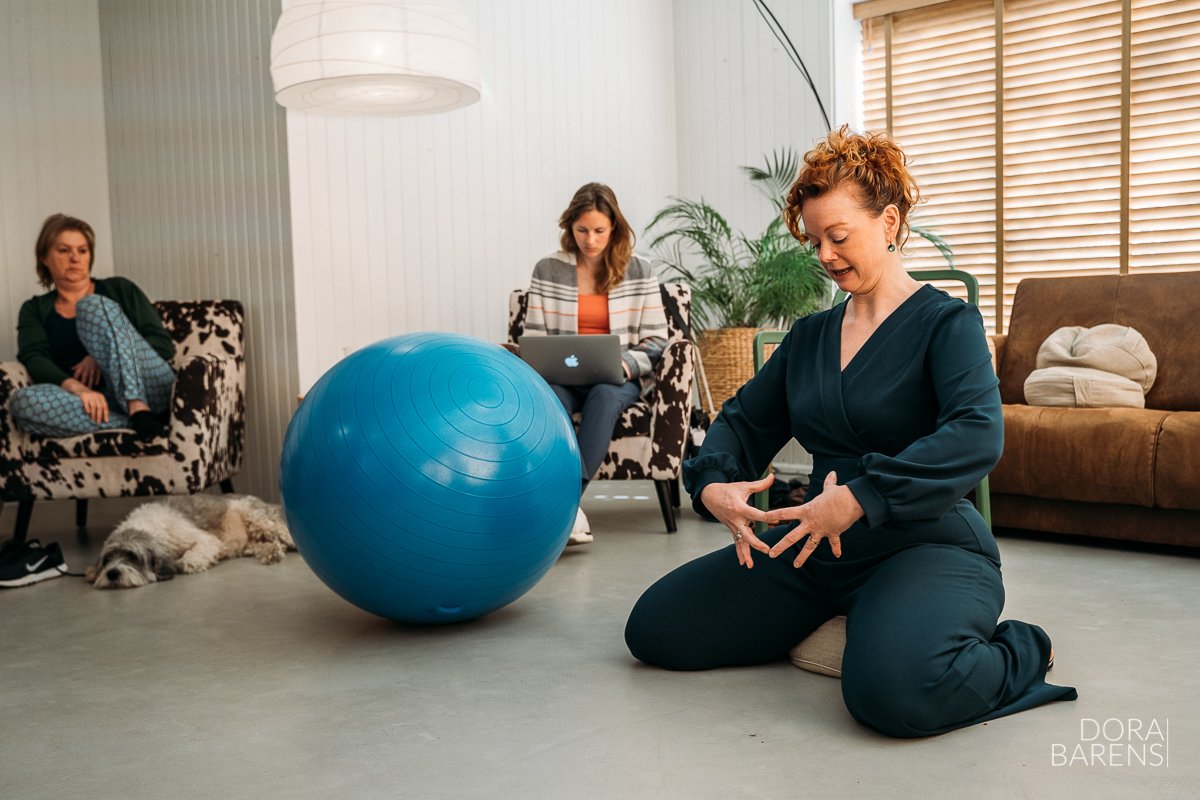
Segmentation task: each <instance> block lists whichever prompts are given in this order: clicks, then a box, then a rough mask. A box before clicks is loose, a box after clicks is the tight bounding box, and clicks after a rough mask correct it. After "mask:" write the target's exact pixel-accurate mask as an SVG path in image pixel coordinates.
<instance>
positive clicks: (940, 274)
mask: <svg viewBox="0 0 1200 800" xmlns="http://www.w3.org/2000/svg"><path fill="white" fill-rule="evenodd" d="M908 274H909V275H910V276H912V277H913V278H914V279H916V280H918V281H922V282H925V283H929V282H932V281H958V282H959V283H961V284H963V286H965V287H966V289H967V302H968V303H970V304H971V305H973V306H978V305H979V281H977V280H975V276H974V275H972V274H971V273H969V272H963V271H962V270H959V269H919V270H911V271H910V272H909V273H908ZM845 299H846V293H845V292H843V291H842V290H840V289H839V290H838V291H837V293H836V294H835V295H834V296H833V304H834V305H835V306H836V305H837V304H838V303H840V302H842V301H843V300H845ZM786 335H787V331H762V332H761V333H758V334H755V336H754V371H755V372H758V371H759V370H760V369H762V368H763V364H765V363H766V361H767V360H766V357H765V355H764V354H765V353H766V348H767V345H771V344H776V345H777V344H779V343H780V342H782V341H783V337H784V336H786ZM766 474H767V473H765V472H764V473H763V476H764V477H765V476H766ZM769 495H770V493H769V492H759V493H758V494H756V495H755V496H754V505H755V507H757V508H758V509H759V510H760V511H767V510H768V508H769V502H770V499H769ZM975 508H976V509H978V511H979V515H980V516H981V517H983V521H984V522H986V523H987V526H988V527H989V528H990V527H992V495H991V492H990V491H989V489H988V479H987V476H986V475H985V476H983V480H981V481H980V482H979V485H978V486H976V487H975ZM766 527H767V525H766V523H765V522H759V523H757V524H756V525H755V530H756V531H757V532H758V533H762V532H763V531H764V530H766Z"/></svg>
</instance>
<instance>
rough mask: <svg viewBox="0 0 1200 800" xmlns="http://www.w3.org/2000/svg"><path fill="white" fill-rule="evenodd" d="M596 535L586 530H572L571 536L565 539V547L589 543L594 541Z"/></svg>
mask: <svg viewBox="0 0 1200 800" xmlns="http://www.w3.org/2000/svg"><path fill="white" fill-rule="evenodd" d="M595 539H596V537H595V536H592V535H591V534H590V533H588V532H586V531H572V532H571V536H570V538H569V539H567V547H574V546H575V545H579V544H589V543H591V542H593V541H595Z"/></svg>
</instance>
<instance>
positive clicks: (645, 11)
mask: <svg viewBox="0 0 1200 800" xmlns="http://www.w3.org/2000/svg"><path fill="white" fill-rule="evenodd" d="M463 6H464V10H465V11H466V13H467V14H468V16H469V17H470V18H472V19H473V20H474V21H475V22H476V26H477V31H478V35H479V42H480V51H481V52H480V55H481V61H482V71H483V97H482V100H481V101H480V102H479V103H477V104H476V105H474V106H471V107H469V108H466V109H462V110H460V111H455V112H451V113H448V114H439V115H434V116H427V117H411V118H390V119H361V118H360V119H354V118H337V117H322V116H316V115H307V114H301V113H296V112H290V111H289V112H288V115H287V117H288V151H289V158H288V160H289V168H290V171H291V191H292V231H293V242H294V254H295V256H294V261H295V283H296V327H297V351H298V355H299V365H300V385H301V388H302V389H305V388H307V387H309V386H310V385H311V384H312V383H313V382H315V381H316V379H317V378H318V377H320V375H321V373H322V372H324V370H326V369H328V368H329V367H330V366H331V365H332V364H334V363H335V362H336V361H337V360H338V359H340V358H342V357H343V355H345V354H346V353H347V352H349V351H350V350H353V349H357V348H358V347H361V346H363V345H366V344H368V343H370V342H372V341H375V340H377V339H380V338H383V337H385V336H390V335H394V334H399V333H405V332H411V331H418V330H444V331H454V332H458V333H465V334H470V335H474V336H478V337H481V338H483V339H487V340H495V341H499V340H500V339H501V338H502V337H503V334H504V330H505V321H506V318H507V308H508V293H509V291H510V290H511V289H514V288H517V287H524V286H526V285H527V284H528V281H529V273H530V271H531V269H532V267H533V264H534V262H535V261H536V260H537V259H538V258H540V257H541V256H543V255H545V254H547V253H550V252H552V251H553V250H555V249H556V248H557V241H558V227H557V224H556V223H557V219H558V215H559V214H560V213H561V212H562V209H563V208H564V207H565V206H566V204H567V202H568V201H569V200H570V197H571V195H572V194H573V193H574V191H575V189H577V188H578V187H579V186H580V185H582V184H583V183H586V182H588V181H592V180H598V181H602V182H605V183H608V184H609V185H611V186H612V187H613V189H614V190H615V191H616V193H617V197H618V199H619V200H620V202H621V205H622V209H623V211H624V212H625V214H626V216H627V217H628V218H629V220H630V222H631V224H633V225H634V227H635V229H637V230H638V231H640V230H641V229H642V227H643V226H644V225H645V224H646V223H647V222H648V221H649V219H650V217H651V215H652V214H653V213H654V211H655V210H657V208H658V207H659V206H660V205H661V204H662V202H663V200H664V198H665V197H666V195H668V194H671V193H674V192H675V191H676V187H677V179H676V169H677V161H676V124H675V108H674V105H675V104H674V97H675V83H674V82H675V74H674V53H673V27H674V26H673V7H672V4H671V2H670V0H612V1H611V2H605V3H595V2H587V1H586V0H508V1H507V2H504V3H495V2H487V0H477V1H476V2H464V3H463Z"/></svg>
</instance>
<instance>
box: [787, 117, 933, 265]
mask: <svg viewBox="0 0 1200 800" xmlns="http://www.w3.org/2000/svg"><path fill="white" fill-rule="evenodd" d="M907 164H908V157H907V156H906V155H904V151H903V150H901V149H900V147H899V145H897V144H896V143H895V142H893V141H892V140H891V139H890V138H888V136H887V135H886V134H883V133H866V134H863V133H854V132H853V131H851V130H850V127H849V126H848V125H843V126H842V127H840V128H838V129H837V130H836V131H831V132H830V133H829V135H828V136H826V137H825V138H824V139H822V140H821V141H820V142H818V143H817V145H816V146H815V147H813V149H811V150H809V151H808V152H807V153H805V154H804V166H803V167H801V168H800V174H799V175H798V176H797V177H796V180H795V182H794V183H792V188H791V189H790V190H788V194H787V201H786V203H785V204H784V208H783V220H784V222H786V223H787V226H788V230H790V231H791V232H792V235H793V236H795V237H796V238H797V239H799V240H800V241H801V242H807V241H808V237H807V236H805V234H804V228H803V220H802V219H801V216H800V209H801V206H803V205H804V201H805V200H809V199H811V198H813V197H817V196H819V195H822V194H825V193H826V192H831V191H833V190H834V189H838V188H840V187H842V186H845V185H846V184H850V185H852V186H854V188H855V189H856V190H857V192H858V197H859V201H860V202H861V203H862V208H863V210H865V211H869V212H870V213H871V214H873V215H874V216H876V217H878V216H879V215H880V214H882V213H883V210H884V209H885V208H887V207H888V206H889V205H894V206H895V207H896V209H897V210H898V211H899V212H900V226H899V228H898V229H897V231H896V244H898V245H900V246H902V247H903V245H904V243H905V242H906V241H908V233H909V231H908V213H909V212H910V211H911V210H912V209H913V207H914V206H916V205H917V203H920V202H921V192H920V190H919V189H918V188H917V182H916V181H915V180H913V176H912V175H911V174H910V173H909V171H908V167H907V166H906V165H907Z"/></svg>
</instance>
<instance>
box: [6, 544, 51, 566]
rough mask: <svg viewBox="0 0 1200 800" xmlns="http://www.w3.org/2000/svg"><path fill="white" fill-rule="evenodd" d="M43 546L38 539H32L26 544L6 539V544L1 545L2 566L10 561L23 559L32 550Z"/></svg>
mask: <svg viewBox="0 0 1200 800" xmlns="http://www.w3.org/2000/svg"><path fill="white" fill-rule="evenodd" d="M41 546H42V544H41V542H39V541H38V540H37V539H30V540H28V541H24V542H17V540H16V539H6V540H5V541H4V544H0V564H7V563H8V562H10V561H13V560H15V559H18V558H21V557H22V556H24V555H25V554H26V553H28V552H29V550H30V549H31V548H40V547H41Z"/></svg>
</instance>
